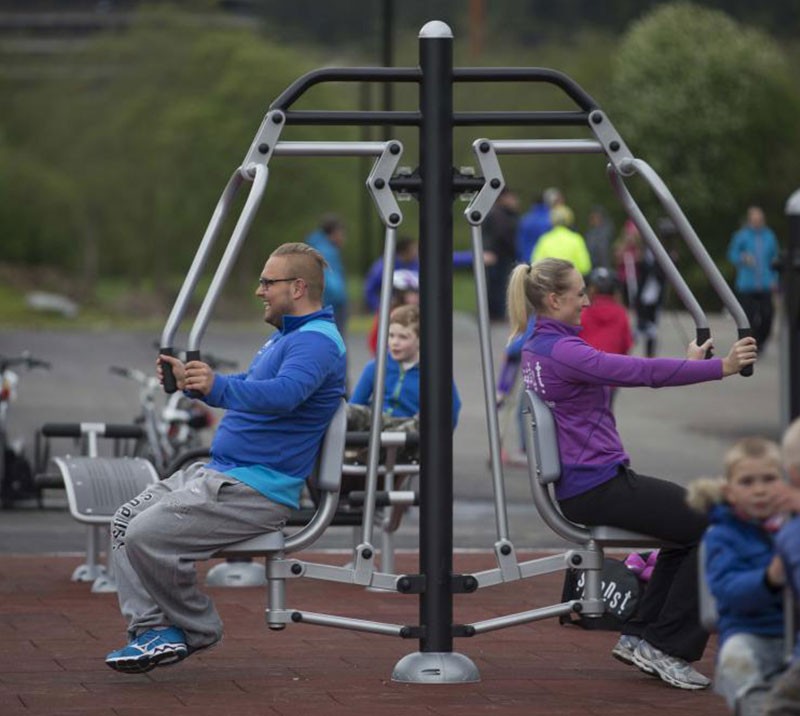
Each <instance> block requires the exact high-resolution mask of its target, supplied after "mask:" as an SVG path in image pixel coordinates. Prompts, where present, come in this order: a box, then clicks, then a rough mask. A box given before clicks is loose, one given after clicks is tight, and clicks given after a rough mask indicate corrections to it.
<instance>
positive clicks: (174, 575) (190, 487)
mask: <svg viewBox="0 0 800 716" xmlns="http://www.w3.org/2000/svg"><path fill="white" fill-rule="evenodd" d="M324 267H325V259H323V257H322V255H321V254H320V253H319V252H318V251H316V250H315V249H312V248H311V247H310V246H308V245H307V244H302V243H291V244H283V245H282V246H279V247H278V248H277V249H275V251H273V252H272V254H271V255H270V257H269V259H268V260H267V262H266V264H265V266H264V268H263V270H262V272H261V275H260V276H259V279H258V288H257V289H256V296H257V297H258V298H259V299H260V300H261V301H262V302H263V305H264V320H265V321H266V322H267V323H269V324H270V325H272V326H274V327H275V328H277V329H278V330H276V331H275V332H273V333H272V335H271V336H270V337H269V339H268V340H267V342H266V343H265V344H264V346H263V347H262V348H261V349H260V350H259V351H258V352H257V353H256V355H255V357H254V358H253V362H252V363H251V365H250V368H249V369H248V371H247V372H246V373H241V374H239V375H232V376H223V375H220V374H217V373H215V372H214V371H213V370H212V369H211V367H210V366H209V365H208V364H207V363H204V362H203V361H200V360H193V361H189V362H187V363H184V362H183V361H181V360H179V359H178V358H174V357H171V356H165V355H161V356H159V364H158V372H159V375H160V376H162V377H163V373H162V368H161V364H162V363H169V364H170V366H171V367H172V371H173V374H174V376H175V381H176V383H177V386H178V388H179V389H180V390H187V391H195V392H197V393H200V394H201V395H202V396H203V397H202V400H204V401H205V402H206V403H207V404H208V405H211V406H214V407H220V408H225V409H227V412H226V413H225V415H224V417H223V418H222V420H221V421H220V424H219V427H218V429H217V433H216V435H215V437H214V440H213V442H212V443H211V461H210V462H209V463H208V464H203V463H195V464H193V465H191V466H190V467H188V468H186V469H184V470H179V471H178V472H176V473H174V474H173V475H171V476H170V477H168V478H166V479H165V480H161V481H160V482H157V483H155V484H154V485H151V486H150V487H148V488H147V489H146V490H145V491H144V492H142V493H141V494H139V495H138V496H136V497H135V498H134V499H133V500H130V501H129V502H127V503H125V504H124V505H123V506H122V507H120V508H119V509H118V510H117V512H116V513H115V515H114V517H113V520H112V523H111V534H112V544H111V559H112V561H113V565H114V575H115V577H116V580H117V588H118V591H117V594H118V597H119V604H120V610H121V611H122V615H123V617H124V618H125V620H126V622H127V632H128V640H129V641H128V644H127V645H126V646H124V647H122V648H121V649H117V650H115V651H112V652H111V653H110V654H108V655H107V656H106V664H107V665H108V666H109V667H111V668H112V669H114V670H116V671H120V672H124V673H130V674H139V673H143V672H145V671H150V670H151V669H153V668H155V667H157V666H166V665H168V664H174V663H176V662H178V661H181V660H182V659H184V658H185V657H187V656H189V655H191V654H193V653H194V652H196V651H198V650H200V649H205V648H208V647H210V646H213V645H214V644H216V643H217V642H218V641H219V640H220V639H221V638H222V621H221V620H220V617H219V614H218V613H217V610H216V608H215V607H214V603H213V602H212V600H211V599H210V598H209V597H208V596H207V595H206V594H203V593H202V592H201V591H200V590H199V589H198V578H197V569H196V567H195V564H196V562H197V561H198V560H205V559H209V558H210V557H211V556H212V555H213V554H215V553H216V552H218V551H219V550H222V549H225V548H226V547H229V546H230V545H232V544H235V543H236V542H240V541H242V540H244V539H248V538H249V537H255V536H257V535H260V534H263V533H264V532H267V531H270V530H279V529H281V528H282V527H283V525H284V524H285V523H286V519H287V518H288V516H289V513H290V512H291V509H292V508H293V507H296V506H297V503H298V498H299V495H300V491H301V490H302V488H303V484H304V482H305V480H306V478H307V477H308V476H309V475H310V474H311V472H312V469H313V465H314V462H315V461H316V457H317V454H318V452H319V449H320V445H321V443H322V439H323V436H324V434H325V431H326V430H327V428H328V425H329V423H330V421H331V418H333V416H334V414H335V412H336V410H337V408H338V407H339V405H340V404H341V401H342V399H343V397H344V394H345V370H346V365H345V344H344V341H343V340H342V337H341V335H340V334H339V331H338V330H337V329H336V325H335V324H334V322H333V312H332V311H331V310H330V309H329V308H323V307H322V292H323V288H324V285H325V284H324V278H323V270H324Z"/></svg>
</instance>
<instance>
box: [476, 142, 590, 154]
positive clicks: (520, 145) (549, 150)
mask: <svg viewBox="0 0 800 716" xmlns="http://www.w3.org/2000/svg"><path fill="white" fill-rule="evenodd" d="M492 145H493V146H494V150H495V151H496V152H497V153H498V154H603V153H604V150H603V145H602V144H600V142H598V141H596V140H594V139H508V140H503V139H493V140H492Z"/></svg>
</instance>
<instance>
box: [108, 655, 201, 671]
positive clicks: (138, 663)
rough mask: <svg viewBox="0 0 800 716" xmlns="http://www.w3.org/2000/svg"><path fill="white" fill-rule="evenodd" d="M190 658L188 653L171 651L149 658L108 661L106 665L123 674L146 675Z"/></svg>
mask: <svg viewBox="0 0 800 716" xmlns="http://www.w3.org/2000/svg"><path fill="white" fill-rule="evenodd" d="M187 656H188V652H187V651H177V652H176V651H169V652H167V653H164V654H152V655H150V656H149V657H141V656H140V657H130V658H122V659H114V660H111V661H109V660H106V664H107V665H108V666H109V668H111V669H114V671H119V672H121V673H123V674H145V673H147V672H148V671H152V670H153V669H155V668H156V667H157V666H171V665H172V664H177V663H178V662H179V661H183V660H184V659H185V658H186V657H187Z"/></svg>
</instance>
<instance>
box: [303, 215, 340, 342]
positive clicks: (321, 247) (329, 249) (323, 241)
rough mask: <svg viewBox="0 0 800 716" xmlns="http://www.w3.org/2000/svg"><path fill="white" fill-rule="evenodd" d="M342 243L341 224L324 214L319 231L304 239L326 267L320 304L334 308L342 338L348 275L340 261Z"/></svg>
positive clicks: (336, 218) (335, 217)
mask: <svg viewBox="0 0 800 716" xmlns="http://www.w3.org/2000/svg"><path fill="white" fill-rule="evenodd" d="M344 242H345V229H344V223H343V222H342V220H341V219H340V218H339V217H338V216H336V215H335V214H325V215H324V216H323V217H322V219H320V222H319V228H317V229H316V231H314V232H312V233H311V234H310V235H309V236H307V237H306V243H307V244H308V245H309V246H311V247H313V248H315V249H316V250H317V251H319V252H320V254H322V257H323V258H324V259H325V261H326V263H327V266H326V268H325V293H324V294H323V296H322V304H323V305H324V306H333V316H334V320H335V321H336V326H337V328H338V329H339V333H341V334H342V335H343V336H344V335H345V333H346V327H347V274H346V272H345V270H344V260H343V259H342V248H343V247H344Z"/></svg>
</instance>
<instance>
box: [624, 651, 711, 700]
mask: <svg viewBox="0 0 800 716" xmlns="http://www.w3.org/2000/svg"><path fill="white" fill-rule="evenodd" d="M633 663H634V664H636V666H638V667H639V668H640V669H641V670H642V671H644V672H646V673H648V674H656V676H658V677H659V678H660V679H661V680H662V681H664V682H666V683H668V684H669V685H670V686H675V687H677V688H679V689H689V690H698V689H707V688H708V687H709V686H710V685H711V679H709V678H707V677H705V676H703V675H702V674H701V673H700V672H699V671H696V670H695V669H693V668H692V667H691V665H690V664H689V662H687V661H684V660H683V659H679V658H678V657H676V656H669V655H667V654H665V653H664V652H663V651H661V650H660V649H656V648H655V647H654V646H653V645H652V644H648V643H647V642H646V641H645V640H644V639H642V640H641V641H640V642H639V644H638V645H637V646H636V649H635V650H634V652H633Z"/></svg>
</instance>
